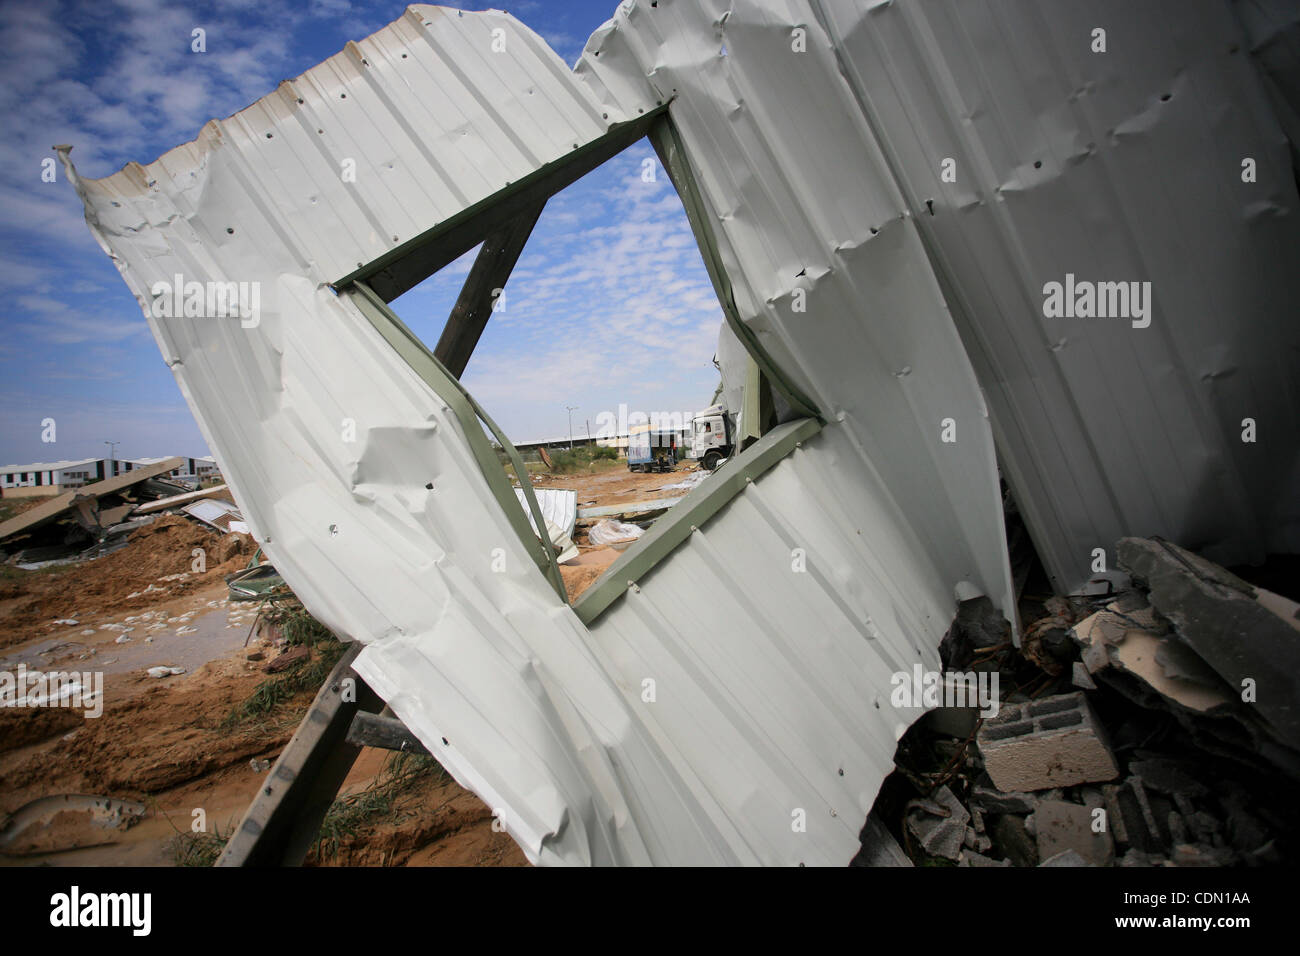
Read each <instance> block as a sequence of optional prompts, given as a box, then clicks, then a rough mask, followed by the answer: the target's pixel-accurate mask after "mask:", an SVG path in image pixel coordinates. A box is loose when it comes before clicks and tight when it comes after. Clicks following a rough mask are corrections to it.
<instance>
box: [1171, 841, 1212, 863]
mask: <svg viewBox="0 0 1300 956" xmlns="http://www.w3.org/2000/svg"><path fill="white" fill-rule="evenodd" d="M1171 859H1172V860H1173V864H1174V866H1221V865H1222V864H1221V863H1220V862H1219V860H1218V858H1217V856H1216V855H1215V854H1214V853H1213V852H1212V851H1211V850H1210V848H1209V847H1203V846H1195V845H1193V844H1190V843H1179V844H1178V845H1177V846H1175V847H1174V851H1173V853H1172V854H1171Z"/></svg>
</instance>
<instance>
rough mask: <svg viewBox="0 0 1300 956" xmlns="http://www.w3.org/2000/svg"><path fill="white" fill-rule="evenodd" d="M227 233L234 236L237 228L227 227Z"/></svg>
mask: <svg viewBox="0 0 1300 956" xmlns="http://www.w3.org/2000/svg"><path fill="white" fill-rule="evenodd" d="M226 232H228V233H230V235H232V236H233V235H234V234H235V227H234V226H227V227H226Z"/></svg>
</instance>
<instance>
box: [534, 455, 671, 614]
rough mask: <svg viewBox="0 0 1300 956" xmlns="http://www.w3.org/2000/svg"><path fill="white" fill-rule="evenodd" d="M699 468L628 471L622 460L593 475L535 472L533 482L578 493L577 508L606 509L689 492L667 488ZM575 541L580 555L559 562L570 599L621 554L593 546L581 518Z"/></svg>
mask: <svg viewBox="0 0 1300 956" xmlns="http://www.w3.org/2000/svg"><path fill="white" fill-rule="evenodd" d="M695 470H696V465H695V464H694V463H682V464H679V465H678V466H677V470H676V471H673V472H668V473H666V474H641V473H637V472H629V471H628V470H627V465H626V464H623V463H620V464H619V465H618V466H617V467H614V468H610V469H608V470H607V471H602V472H600V473H598V474H594V475H550V474H546V473H543V474H537V475H533V476H532V478H533V485H534V487H537V488H563V489H566V490H570V491H574V492H577V495H578V508H579V510H581V509H582V508H603V507H605V506H607V505H621V504H628V503H630V502H641V501H653V500H655V499H656V498H678V497H681V496H682V495H684V494H686V490H685V489H677V488H674V489H667V490H665V489H664V486H665V485H672V484H676V483H678V482H680V481H682V480H683V479H684V478H686V477H687V475H689V474H691V473H692V472H694V471H695ZM573 543H574V544H576V545H577V546H578V550H579V552H580V555H579V557H578V558H577V559H576V560H574V561H570V562H568V563H567V564H562V565H560V575H561V577H563V578H564V586H565V589H566V590H567V591H568V592H569V600H570V601H574V600H577V598H578V597H579V595H581V594H582V593H583V592H584V591H586V590H587V589H588V588H589V587H591V585H592V584H593V583H595V581H596V579H597V578H599V577H600V575H601V574H602V573H604V571H605V569H606V568H608V567H609V566H610V565H611V564H613V563H614V561H615V560H616V559H617V558H618V556H619V555H620V554H621V553H622V552H620V551H616V550H614V549H613V548H597V547H593V546H592V545H591V544H590V543H589V542H588V540H587V531H586V527H585V526H584V522H583V521H582V519H579V521H578V528H577V531H576V532H575V533H574V541H573Z"/></svg>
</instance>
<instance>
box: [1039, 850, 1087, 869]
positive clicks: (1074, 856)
mask: <svg viewBox="0 0 1300 956" xmlns="http://www.w3.org/2000/svg"><path fill="white" fill-rule="evenodd" d="M1038 865H1039V866H1092V864H1091V863H1089V862H1088V861H1087V860H1085V859H1084V858H1083V857H1082V856H1080V855H1079V854H1078V853H1077V852H1076V851H1074V850H1062V851H1061V852H1060V853H1056V854H1053V855H1052V856H1051V857H1049V858H1048V859H1046V860H1044V861H1043V862H1042V863H1040V864H1038Z"/></svg>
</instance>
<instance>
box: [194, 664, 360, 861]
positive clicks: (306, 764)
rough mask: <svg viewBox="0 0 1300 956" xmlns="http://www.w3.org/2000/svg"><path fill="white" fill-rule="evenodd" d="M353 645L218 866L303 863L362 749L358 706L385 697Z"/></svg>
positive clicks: (255, 801) (271, 773) (295, 734)
mask: <svg viewBox="0 0 1300 956" xmlns="http://www.w3.org/2000/svg"><path fill="white" fill-rule="evenodd" d="M360 652H361V645H360V644H356V643H353V644H350V645H349V646H348V648H347V650H346V651H344V653H343V656H342V657H341V658H340V659H339V662H338V663H337V664H335V665H334V670H333V671H331V672H330V675H329V677H328V678H327V679H326V681H325V686H323V687H322V688H321V689H320V692H319V693H318V694H317V695H316V699H315V700H313V701H312V704H311V708H310V709H309V710H308V711H307V716H306V717H304V718H303V719H302V723H301V724H299V725H298V729H297V730H296V731H294V735H293V737H292V738H290V740H289V743H288V745H287V746H286V747H285V748H284V751H283V752H282V753H281V754H280V757H279V759H278V760H276V762H275V766H274V767H272V768H271V771H270V773H268V774H267V776H266V781H265V783H263V785H262V788H261V789H260V790H259V791H258V793H257V797H256V798H255V799H254V800H253V802H252V804H251V805H250V806H249V808H248V810H247V811H246V812H245V813H244V818H243V819H242V820H241V821H240V822H239V827H238V828H237V829H236V830H235V832H234V834H233V835H232V836H231V838H230V841H229V842H228V843H227V844H226V848H225V850H223V851H222V853H221V856H220V858H219V859H218V860H217V866H299V865H300V864H301V863H302V861H303V860H304V859H306V857H307V852H308V851H309V850H310V849H311V845H312V843H313V842H314V841H315V840H316V836H317V834H318V833H319V832H320V826H321V821H323V820H324V819H325V813H326V812H327V811H328V810H329V807H330V804H331V803H333V802H334V798H335V797H336V796H337V795H338V792H339V788H340V787H341V786H342V785H343V781H344V779H345V778H346V777H347V775H348V771H350V770H351V769H352V764H353V763H355V762H356V759H357V754H359V753H360V752H361V748H360V747H359V746H357V745H356V744H353V743H349V742H348V740H347V733H348V728H350V727H351V726H352V721H353V718H355V717H356V715H357V714H358V713H359V712H363V711H368V712H372V713H373V712H375V711H378V710H380V709H382V708H383V706H384V704H383V701H381V700H380V699H379V697H378V695H376V694H375V692H374V691H372V690H371V689H370V688H369V687H368V686H367V685H366V683H365V681H363V680H362V679H361V678H360V677H358V676H357V674H356V673H355V672H354V671H353V670H352V661H353V660H355V659H356V656H357V654H359V653H360Z"/></svg>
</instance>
